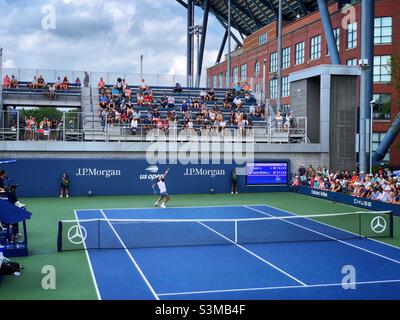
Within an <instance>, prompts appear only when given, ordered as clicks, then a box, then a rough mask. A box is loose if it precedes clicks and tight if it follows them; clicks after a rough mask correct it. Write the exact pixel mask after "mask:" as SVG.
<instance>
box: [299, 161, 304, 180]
mask: <svg viewBox="0 0 400 320" xmlns="http://www.w3.org/2000/svg"><path fill="white" fill-rule="evenodd" d="M299 176H300V180H301V182H302V183H305V182H306V168H304V164H301V165H300V168H299Z"/></svg>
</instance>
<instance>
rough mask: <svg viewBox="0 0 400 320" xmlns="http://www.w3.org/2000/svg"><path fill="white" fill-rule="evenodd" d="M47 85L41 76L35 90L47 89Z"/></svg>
mask: <svg viewBox="0 0 400 320" xmlns="http://www.w3.org/2000/svg"><path fill="white" fill-rule="evenodd" d="M46 85H47V84H46V83H45V82H44V78H43V76H42V75H40V76H39V77H38V78H37V80H36V83H35V84H34V88H39V89H42V88H44V87H46Z"/></svg>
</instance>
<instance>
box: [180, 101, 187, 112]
mask: <svg viewBox="0 0 400 320" xmlns="http://www.w3.org/2000/svg"><path fill="white" fill-rule="evenodd" d="M188 110H189V105H188V104H187V102H186V100H183V103H182V105H181V112H182V114H183V115H185V113H186V112H187V111H188Z"/></svg>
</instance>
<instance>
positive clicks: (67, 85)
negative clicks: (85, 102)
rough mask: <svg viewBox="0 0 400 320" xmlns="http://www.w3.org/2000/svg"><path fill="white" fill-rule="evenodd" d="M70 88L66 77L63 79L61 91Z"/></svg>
mask: <svg viewBox="0 0 400 320" xmlns="http://www.w3.org/2000/svg"><path fill="white" fill-rule="evenodd" d="M68 88H69V80H68V78H67V76H65V77H64V79H63V82H62V84H61V89H62V90H68Z"/></svg>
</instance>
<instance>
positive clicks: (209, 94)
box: [206, 88, 215, 101]
mask: <svg viewBox="0 0 400 320" xmlns="http://www.w3.org/2000/svg"><path fill="white" fill-rule="evenodd" d="M206 100H208V101H214V100H215V92H214V89H213V88H211V89H210V90H209V91H208V92H207V96H206Z"/></svg>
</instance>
